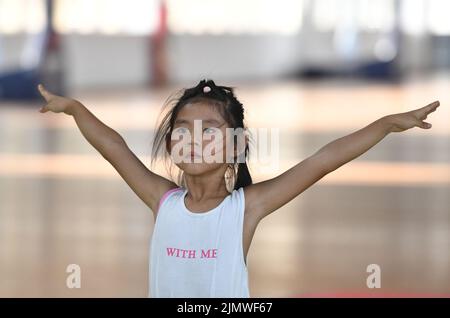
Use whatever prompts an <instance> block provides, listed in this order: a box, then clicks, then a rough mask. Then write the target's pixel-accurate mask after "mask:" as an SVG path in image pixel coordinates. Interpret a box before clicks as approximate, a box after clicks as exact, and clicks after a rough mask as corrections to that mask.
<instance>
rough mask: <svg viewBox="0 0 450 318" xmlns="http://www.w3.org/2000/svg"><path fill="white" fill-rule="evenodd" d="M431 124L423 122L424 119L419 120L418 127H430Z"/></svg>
mask: <svg viewBox="0 0 450 318" xmlns="http://www.w3.org/2000/svg"><path fill="white" fill-rule="evenodd" d="M431 126H432V125H431V124H430V123H427V122H425V121H422V122H420V125H419V127H420V128H423V129H430V128H431Z"/></svg>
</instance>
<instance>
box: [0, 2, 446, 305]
mask: <svg viewBox="0 0 450 318" xmlns="http://www.w3.org/2000/svg"><path fill="white" fill-rule="evenodd" d="M449 11H450V2H449V1H445V0H377V1H369V0H339V1H338V0H246V1H238V0H227V1H225V0H190V1H182V0H166V1H157V0H127V1H124V0H114V1H113V0H108V1H105V0H89V1H88V0H70V1H69V0H54V1H51V0H0V296H1V297H146V296H147V290H148V255H149V247H150V240H151V233H152V230H153V224H154V221H153V216H152V213H151V211H150V210H149V208H148V207H147V206H145V204H144V203H143V202H142V201H140V200H139V198H138V197H137V196H136V195H135V194H134V193H133V192H132V190H131V189H130V188H129V187H128V185H127V184H126V183H125V182H124V181H123V180H122V179H121V178H120V176H119V175H118V174H117V173H116V172H115V170H114V169H113V167H112V166H111V165H110V164H109V163H108V162H106V161H105V160H104V159H103V158H102V157H101V155H100V154H99V153H97V152H96V150H95V149H94V148H92V147H91V146H90V145H89V144H88V142H87V141H86V140H85V139H84V138H83V136H82V135H81V133H80V132H79V130H78V128H77V126H76V124H75V122H74V120H73V118H71V117H69V116H67V115H64V114H53V113H45V114H41V113H39V112H38V109H39V108H40V107H41V106H42V105H43V104H44V103H43V99H41V98H40V97H39V96H38V92H37V89H36V85H37V83H39V82H41V83H44V84H45V85H46V86H47V88H48V89H49V90H50V91H53V92H55V93H57V94H63V95H67V96H70V97H73V98H76V99H78V100H80V101H81V102H82V103H83V104H84V105H85V106H86V107H88V108H89V109H90V110H91V111H92V112H93V113H94V114H95V115H96V116H97V117H99V118H100V119H101V120H102V121H103V122H104V123H106V124H107V125H109V126H111V127H112V128H114V129H116V130H117V131H118V132H119V133H120V134H121V135H122V136H123V137H124V138H125V140H126V141H127V143H128V145H129V146H130V148H131V149H132V150H133V151H134V152H135V153H136V154H137V155H138V156H139V157H140V158H141V160H142V161H143V162H144V163H145V164H146V165H147V166H149V163H150V147H151V142H152V136H153V132H154V128H155V123H156V120H157V118H158V115H159V113H160V111H161V107H162V105H163V103H164V101H165V100H166V98H167V97H168V96H169V95H170V94H171V93H173V92H175V91H177V90H179V89H181V88H185V87H190V86H194V85H196V84H197V82H198V81H199V80H201V79H203V78H211V79H213V80H215V81H216V83H217V84H220V85H227V86H235V87H236V94H237V96H238V97H239V98H240V100H241V102H243V103H244V106H245V107H246V120H247V124H248V126H249V127H264V128H278V129H279V132H280V147H279V156H278V159H279V165H278V167H277V168H272V169H260V167H259V165H257V164H254V165H252V166H251V167H250V168H251V172H252V174H253V177H254V180H255V181H261V180H265V179H267V178H270V177H273V176H276V175H278V174H280V173H282V172H283V171H285V170H286V169H288V168H290V167H292V166H293V165H294V164H296V163H298V162H299V161H301V160H303V159H304V158H306V157H307V156H309V155H311V154H313V153H314V152H315V151H317V150H318V149H319V148H320V147H322V146H323V145H325V144H326V143H328V142H330V141H332V140H334V139H336V138H339V137H342V136H344V135H346V134H349V133H352V132H354V131H356V130H358V129H360V128H362V127H364V126H366V125H368V124H369V123H371V122H372V121H374V120H376V119H378V118H379V117H382V116H384V115H387V114H390V113H398V112H403V111H408V110H412V109H415V108H418V107H421V106H424V105H426V104H428V103H430V102H432V101H434V100H440V102H441V107H440V108H439V109H438V110H437V112H436V113H433V114H432V115H430V117H429V118H428V119H427V121H428V122H431V123H432V124H433V128H432V129H431V130H422V129H419V128H415V129H411V130H408V131H407V132H404V133H394V134H391V135H388V136H387V137H386V138H385V139H384V140H383V141H381V142H380V143H379V144H378V145H376V146H375V147H373V148H372V149H371V150H369V151H368V152H367V153H365V154H364V155H362V156H360V157H359V158H357V159H355V160H354V161H352V162H350V163H348V164H346V165H345V166H343V167H341V168H340V169H338V170H336V171H334V172H333V173H331V174H329V175H327V176H325V177H324V178H323V179H322V180H320V181H319V182H318V183H317V184H315V185H314V186H313V187H311V188H310V189H308V190H306V191H305V192H304V193H302V194H301V195H300V196H299V197H297V198H296V199H294V200H293V201H291V202H290V203H288V204H287V205H285V206H284V207H283V208H281V209H280V210H279V211H277V212H275V213H274V214H272V215H271V216H269V217H268V218H266V219H264V220H263V221H262V222H261V223H260V226H259V227H258V229H257V231H256V233H255V236H254V239H253V243H252V247H251V248H250V252H249V255H248V269H249V279H250V293H251V296H252V297H309V296H330V297H346V296H362V297H381V296H388V297H390V296H392V297H396V296H411V297H415V296H443V297H450V216H449V214H450V213H449V211H450V111H449V108H450V22H449V19H448V12H449ZM156 170H157V172H158V173H161V174H164V170H163V169H160V167H157V168H156ZM69 264H78V265H80V267H81V288H80V289H69V288H67V286H66V278H67V276H68V275H69V274H68V273H66V267H67V266H68V265H69ZM369 264H378V265H379V266H380V268H381V288H379V289H369V288H368V287H367V286H366V278H367V277H368V276H369V273H367V272H366V268H367V266H368V265H369Z"/></svg>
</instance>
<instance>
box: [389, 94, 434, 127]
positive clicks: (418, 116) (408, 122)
mask: <svg viewBox="0 0 450 318" xmlns="http://www.w3.org/2000/svg"><path fill="white" fill-rule="evenodd" d="M438 107H439V101H435V102H433V103H431V104H429V105H427V106H425V107H422V108H419V109H416V110H412V111H409V112H406V113H399V114H393V115H388V116H387V117H388V120H389V121H390V123H391V124H392V128H391V132H401V131H405V130H407V129H410V128H413V127H416V126H417V127H419V128H423V129H430V128H431V124H430V123H427V122H425V121H424V120H425V119H427V116H428V114H430V113H432V112H434V111H435V110H436V108H438Z"/></svg>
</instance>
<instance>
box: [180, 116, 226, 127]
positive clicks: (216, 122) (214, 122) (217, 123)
mask: <svg viewBox="0 0 450 318" xmlns="http://www.w3.org/2000/svg"><path fill="white" fill-rule="evenodd" d="M202 122H203V123H207V124H216V125H219V124H221V122H219V121H218V120H216V119H203V120H202ZM187 123H189V120H187V119H183V118H180V119H177V120H175V124H187Z"/></svg>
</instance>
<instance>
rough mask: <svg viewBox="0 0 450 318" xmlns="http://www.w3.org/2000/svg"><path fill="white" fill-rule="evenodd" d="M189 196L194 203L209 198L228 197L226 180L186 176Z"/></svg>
mask: <svg viewBox="0 0 450 318" xmlns="http://www.w3.org/2000/svg"><path fill="white" fill-rule="evenodd" d="M185 181H186V186H187V189H188V194H189V196H190V197H191V198H192V200H194V201H201V200H204V199H208V198H217V197H226V196H227V195H228V194H229V192H228V190H227V187H226V183H225V180H224V178H223V177H222V178H220V179H219V178H217V177H216V178H208V177H199V176H185Z"/></svg>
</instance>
